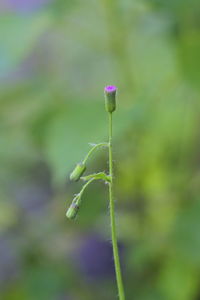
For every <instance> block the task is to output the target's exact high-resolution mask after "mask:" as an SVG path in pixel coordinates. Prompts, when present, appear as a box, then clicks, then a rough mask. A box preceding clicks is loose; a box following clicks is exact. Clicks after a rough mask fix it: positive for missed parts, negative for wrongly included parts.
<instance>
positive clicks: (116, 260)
mask: <svg viewBox="0 0 200 300" xmlns="http://www.w3.org/2000/svg"><path fill="white" fill-rule="evenodd" d="M109 172H110V177H111V182H110V183H109V198H110V224H111V236H112V246H113V257H114V264H115V273H116V279H117V287H118V293H119V300H125V295H124V287H123V282H122V274H121V267H120V261H119V252H118V246H117V237H116V225H115V209H114V199H113V155H112V113H109Z"/></svg>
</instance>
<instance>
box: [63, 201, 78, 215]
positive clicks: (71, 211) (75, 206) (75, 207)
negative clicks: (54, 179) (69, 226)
mask: <svg viewBox="0 0 200 300" xmlns="http://www.w3.org/2000/svg"><path fill="white" fill-rule="evenodd" d="M78 210H79V205H78V204H76V203H73V202H72V204H71V205H70V207H69V208H68V210H67V212H66V217H67V218H69V219H75V217H76V215H77V213H78Z"/></svg>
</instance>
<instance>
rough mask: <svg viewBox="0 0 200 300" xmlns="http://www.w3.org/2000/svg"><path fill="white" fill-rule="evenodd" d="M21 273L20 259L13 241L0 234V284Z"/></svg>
mask: <svg viewBox="0 0 200 300" xmlns="http://www.w3.org/2000/svg"><path fill="white" fill-rule="evenodd" d="M18 273H19V261H18V257H17V254H16V251H14V247H13V245H12V243H11V242H10V241H9V240H8V239H7V238H5V237H3V236H0V286H1V287H5V286H6V283H8V284H9V283H10V281H12V280H14V279H15V278H16V277H17V275H18Z"/></svg>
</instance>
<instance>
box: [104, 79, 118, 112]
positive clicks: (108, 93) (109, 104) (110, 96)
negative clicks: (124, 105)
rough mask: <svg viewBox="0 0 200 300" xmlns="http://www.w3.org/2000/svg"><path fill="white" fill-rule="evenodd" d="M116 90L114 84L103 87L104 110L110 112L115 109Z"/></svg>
mask: <svg viewBox="0 0 200 300" xmlns="http://www.w3.org/2000/svg"><path fill="white" fill-rule="evenodd" d="M116 91H117V88H116V86H114V85H108V86H106V87H105V89H104V92H105V107H106V111H107V112H110V113H112V112H113V111H115V109H116Z"/></svg>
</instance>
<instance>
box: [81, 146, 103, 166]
mask: <svg viewBox="0 0 200 300" xmlns="http://www.w3.org/2000/svg"><path fill="white" fill-rule="evenodd" d="M107 146H108V143H99V144H96V145H95V146H94V147H92V149H91V150H90V151H89V152H88V154H87V155H86V157H85V158H84V160H83V164H85V163H86V161H87V160H88V158H89V157H90V155H91V154H92V153H93V152H94V151H95V150H96V149H97V148H99V147H107Z"/></svg>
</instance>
